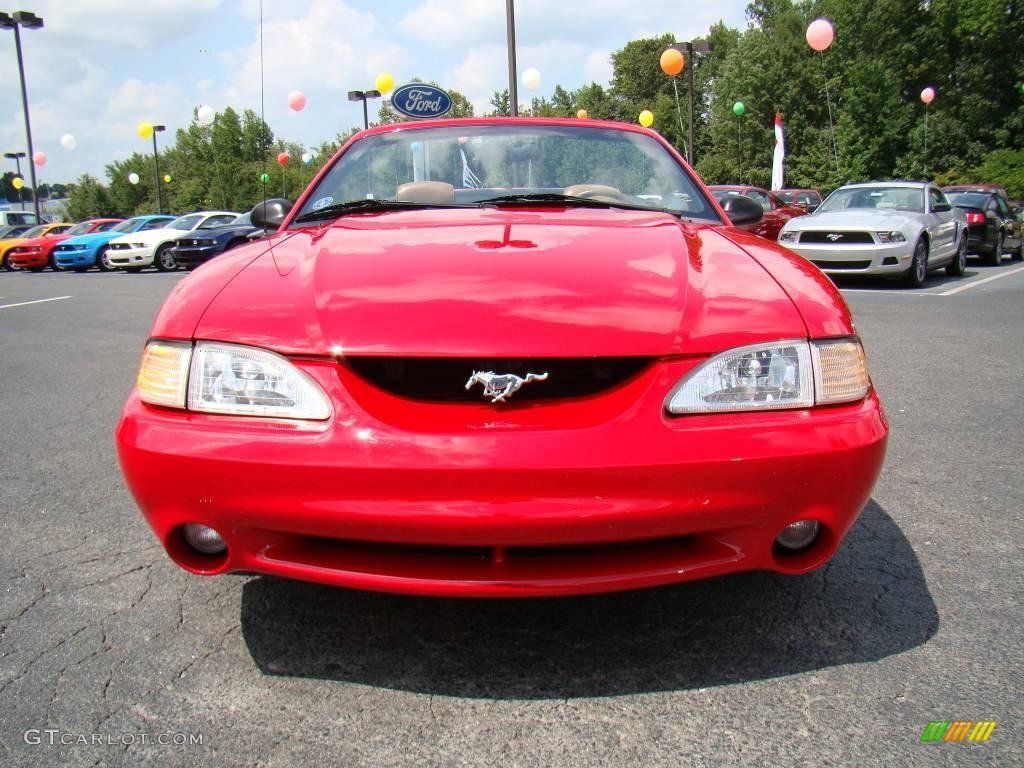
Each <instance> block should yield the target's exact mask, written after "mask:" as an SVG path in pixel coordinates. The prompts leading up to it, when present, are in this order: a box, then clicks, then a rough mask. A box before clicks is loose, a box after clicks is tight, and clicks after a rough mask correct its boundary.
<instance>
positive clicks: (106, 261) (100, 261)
mask: <svg viewBox="0 0 1024 768" xmlns="http://www.w3.org/2000/svg"><path fill="white" fill-rule="evenodd" d="M108 250H109V249H107V248H100V252H99V253H97V254H96V268H97V269H99V271H100V272H109V271H110V270H112V269H113V268H114V265H113V264H111V263H110V254H109V253H108Z"/></svg>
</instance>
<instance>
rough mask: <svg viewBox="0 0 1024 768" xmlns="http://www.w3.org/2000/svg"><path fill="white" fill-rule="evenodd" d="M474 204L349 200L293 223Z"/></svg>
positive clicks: (466, 206) (297, 218) (303, 216)
mask: <svg viewBox="0 0 1024 768" xmlns="http://www.w3.org/2000/svg"><path fill="white" fill-rule="evenodd" d="M473 207H475V206H472V205H462V204H458V203H455V204H451V203H415V202H411V201H407V200H349V201H348V202H344V203H334V205H326V206H324V207H323V208H320V209H319V210H316V211H310V212H309V213H304V214H302V215H301V216H297V217H296V218H295V219H294V220H293V221H292V223H293V224H298V223H300V222H303V221H319V220H321V219H336V218H338V217H339V216H344V215H345V214H348V213H380V212H381V211H414V210H417V209H422V208H473Z"/></svg>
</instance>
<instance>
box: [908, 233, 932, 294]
mask: <svg viewBox="0 0 1024 768" xmlns="http://www.w3.org/2000/svg"><path fill="white" fill-rule="evenodd" d="M927 276H928V246H927V245H926V244H925V242H924V238H921V239H919V240H918V241H917V245H915V246H914V257H913V258H912V259H911V260H910V269H908V270H907V274H906V277H905V278H904V281H905V282H906V285H907V287H908V288H920V287H921V286H922V285H924V280H925V278H926V277H927Z"/></svg>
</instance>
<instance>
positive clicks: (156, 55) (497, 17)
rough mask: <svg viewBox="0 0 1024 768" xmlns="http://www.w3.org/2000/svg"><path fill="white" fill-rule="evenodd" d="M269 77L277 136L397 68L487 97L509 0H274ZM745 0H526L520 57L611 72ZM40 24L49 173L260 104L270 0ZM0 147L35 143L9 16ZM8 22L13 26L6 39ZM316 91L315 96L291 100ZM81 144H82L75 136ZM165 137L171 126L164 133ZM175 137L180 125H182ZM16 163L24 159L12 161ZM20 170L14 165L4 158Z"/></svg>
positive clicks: (28, 40) (562, 77)
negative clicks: (634, 46) (67, 137)
mask: <svg viewBox="0 0 1024 768" xmlns="http://www.w3.org/2000/svg"><path fill="white" fill-rule="evenodd" d="M263 5H264V9H263V14H264V15H263V81H264V94H265V109H266V118H267V122H268V123H269V124H270V126H271V128H272V129H273V131H274V133H275V135H276V136H280V137H282V138H286V139H288V140H292V141H298V142H300V143H303V144H304V145H306V146H314V145H317V144H319V143H320V142H322V141H326V140H329V139H331V138H333V137H334V136H335V135H336V134H337V133H338V132H339V131H343V130H347V129H348V128H350V127H352V126H356V125H360V124H361V123H362V111H361V107H360V105H359V104H353V103H350V102H349V101H347V99H346V93H347V91H349V90H352V89H363V88H372V87H373V82H374V79H375V77H376V75H377V74H378V73H380V72H385V71H386V72H390V73H391V74H393V75H394V77H395V79H396V81H397V82H398V83H402V82H405V81H407V80H409V79H411V78H413V77H419V78H422V79H424V80H435V81H437V82H438V83H440V84H442V85H443V86H445V87H449V88H455V89H457V90H459V91H461V92H462V93H464V94H465V95H466V96H467V97H469V99H470V100H471V101H472V102H473V103H474V105H475V106H476V109H477V112H478V113H480V112H481V111H482V110H483V109H485V108H486V106H487V102H488V100H489V98H490V96H491V94H492V93H493V92H494V91H496V90H500V89H503V88H505V87H507V85H508V69H507V63H506V58H505V56H506V52H505V13H504V11H505V3H504V0H408V1H407V2H399V1H398V0H376V2H374V1H373V0H347V1H346V2H342V1H341V0H292V1H291V2H283V1H281V0H264V3H263ZM745 6H746V0H720V2H716V3H709V2H690V1H688V0H687V1H684V2H666V1H664V0H561V2H552V1H551V0H517V2H516V32H517V35H516V37H517V52H518V64H519V71H520V73H522V71H523V70H525V69H526V68H527V67H536V68H537V69H539V70H540V72H541V74H542V76H543V83H542V85H541V88H540V89H539V90H538V91H537V92H536V93H531V92H529V91H526V90H525V88H523V87H522V85H520V100H521V101H527V100H528V98H529V97H530V96H531V95H549V94H550V93H551V91H552V89H553V88H554V85H555V84H556V83H560V84H562V85H563V86H565V87H568V88H576V87H578V86H580V85H583V84H585V83H589V82H591V81H597V82H600V83H602V84H606V83H607V80H608V78H609V77H610V74H611V65H610V63H609V54H610V53H611V52H612V51H614V50H616V49H618V48H621V47H622V46H623V45H624V44H625V43H626V42H627V41H629V40H631V39H634V38H636V37H641V36H646V35H654V34H660V33H663V32H669V33H673V34H675V35H676V37H677V38H678V39H688V38H690V37H694V36H697V35H701V34H704V33H706V31H707V29H708V27H709V26H710V25H711V24H713V23H714V22H716V21H718V20H720V19H721V20H724V21H725V22H726V23H727V24H730V25H732V26H736V27H742V26H744V24H745V19H744V8H745ZM10 10H27V11H33V12H35V13H36V14H38V15H40V16H42V17H43V18H44V20H45V27H44V29H41V30H23V32H22V44H23V49H24V55H25V68H26V73H27V78H28V90H29V101H30V109H31V118H32V137H33V142H34V144H35V148H36V149H37V150H42V151H43V152H45V153H46V154H47V157H48V162H47V164H46V166H45V167H43V168H41V169H38V172H39V179H40V181H41V182H45V181H52V182H57V181H73V180H74V179H75V178H77V177H78V176H79V175H80V174H82V173H90V174H93V175H95V176H98V177H100V178H101V179H104V180H105V175H104V173H103V167H104V165H105V164H106V163H108V162H110V161H111V160H115V159H121V158H124V157H126V156H128V155H130V154H131V153H132V152H134V151H146V150H147V149H148V148H149V146H151V145H149V144H148V143H147V142H144V141H142V140H141V139H139V138H138V136H137V135H136V127H137V125H138V124H139V123H140V122H142V121H148V122H152V123H163V124H165V125H167V128H168V131H170V132H173V131H174V130H175V129H177V128H181V127H184V126H186V125H187V124H188V123H189V121H190V120H191V118H192V112H193V109H195V107H197V106H199V105H200V104H209V105H210V106H212V107H213V108H214V109H216V110H220V109H222V108H224V107H225V106H232V107H234V108H235V109H237V110H239V111H241V110H243V109H246V108H251V109H254V110H256V111H257V112H259V111H260V55H259V42H258V41H259V36H258V27H259V24H258V10H259V2H258V0H78V1H77V2H70V1H69V0H25V2H24V3H19V4H16V6H14V7H11V9H10ZM0 32H2V34H0V41H2V42H0V71H2V72H3V73H4V77H3V85H2V86H0V114H3V115H6V116H7V118H8V119H6V120H4V121H2V122H0V151H3V152H13V151H19V150H21V151H23V150H24V149H25V132H24V124H23V122H22V112H21V100H20V93H19V85H18V70H17V60H16V57H15V53H14V40H13V34H11V33H10V32H9V31H0ZM5 38H6V39H5ZM296 89H297V90H301V91H303V92H304V93H305V94H306V96H307V99H308V104H307V106H306V108H305V109H304V110H303V111H302V112H298V113H296V112H293V111H291V110H290V109H289V108H288V106H287V96H288V93H289V92H290V91H292V90H296ZM65 133H70V134H72V135H74V136H75V137H76V139H77V140H78V146H77V148H76V149H74V150H72V151H67V150H64V149H62V148H61V146H60V137H61V136H62V135H63V134H65ZM161 138H164V137H161ZM167 138H168V139H169V137H167ZM8 164H9V161H8ZM3 167H4V170H7V168H6V166H3Z"/></svg>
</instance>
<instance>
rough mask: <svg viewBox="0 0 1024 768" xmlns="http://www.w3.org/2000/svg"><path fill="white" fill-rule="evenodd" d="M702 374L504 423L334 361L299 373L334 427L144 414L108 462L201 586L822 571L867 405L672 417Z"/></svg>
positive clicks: (856, 463) (470, 583)
mask: <svg viewBox="0 0 1024 768" xmlns="http://www.w3.org/2000/svg"><path fill="white" fill-rule="evenodd" d="M697 362H698V361H695V360H687V361H673V362H666V363H661V364H657V365H655V366H652V367H651V369H649V370H647V371H645V372H644V373H642V374H640V375H639V376H637V377H636V378H635V379H634V380H632V381H630V382H628V383H627V384H625V385H622V386H620V387H618V388H617V389H616V390H613V391H612V392H611V393H609V394H608V395H605V396H599V397H592V398H581V399H580V401H578V402H576V401H572V402H569V401H563V402H562V403H558V402H557V401H551V402H549V403H545V404H532V405H526V404H523V405H521V406H516V405H511V406H509V407H506V408H495V407H493V406H490V405H489V404H485V403H481V405H480V406H479V407H477V406H466V405H457V406H456V405H447V406H445V405H427V404H422V403H416V404H415V405H410V401H405V402H404V403H399V402H396V401H397V398H391V397H390V396H387V395H383V394H381V393H379V392H376V391H372V392H371V391H370V390H369V389H368V387H367V385H366V384H365V382H360V381H358V380H356V378H355V376H354V374H352V373H350V372H349V371H348V370H347V369H346V368H343V367H341V366H337V365H335V364H334V363H332V362H327V361H323V362H303V363H301V367H302V368H303V370H305V371H306V372H307V373H309V374H310V375H311V376H313V377H314V378H315V379H316V380H317V381H318V382H319V383H320V384H321V386H323V387H324V389H325V391H326V392H327V393H328V395H329V396H330V397H331V400H332V402H333V404H334V408H335V413H334V416H333V417H332V419H330V420H329V421H328V422H325V423H321V424H311V423H308V422H305V423H289V422H286V421H283V420H281V421H266V420H259V419H250V418H237V417H227V416H213V415H205V414H197V413H185V412H180V411H173V410H168V409H162V408H155V407H152V406H148V405H145V404H143V403H142V402H141V401H140V400H139V399H138V397H137V395H136V394H135V393H133V394H132V395H131V397H130V398H129V400H128V403H127V405H126V406H125V410H124V413H123V415H122V418H121V421H120V423H119V425H118V428H117V433H116V437H117V446H118V453H119V456H120V460H121V466H122V468H123V471H124V473H125V477H126V479H127V482H128V485H129V487H130V489H131V491H132V493H133V494H134V496H135V499H136V501H137V502H138V504H139V506H140V507H141V508H142V511H143V513H144V515H145V516H146V518H147V520H148V522H149V524H150V525H151V526H152V528H153V530H154V531H155V532H156V535H157V536H158V538H159V539H160V541H161V542H162V543H163V545H164V547H165V548H166V549H167V551H168V553H169V554H170V556H171V557H172V558H173V559H174V560H175V561H176V562H177V563H178V564H179V565H181V566H182V567H184V568H186V569H188V570H190V571H193V572H195V573H205V574H213V573H222V572H228V571H252V572H259V573H266V574H273V575H277V576H285V577H290V578H297V579H304V580H308V581H315V582H320V583H326V584H333V585H338V586H346V587H355V588H361V589H372V590H381V591H391V592H402V593H411V594H424V595H438V596H487V597H511V596H540V595H559V594H582V593H590V592H605V591H613V590H623V589H633V588H639V587H649V586H654V585H658V584H667V583H672V582H679V581H685V580H690V579H697V578H705V577H710V576H715V575H719V574H724V573H730V572H736V571H743V570H753V569H766V570H773V571H779V572H784V573H801V572H804V571H808V570H811V569H813V568H815V567H817V566H819V565H821V564H822V563H823V562H825V561H826V560H828V558H829V557H831V556H832V554H833V553H834V552H835V549H836V547H837V546H838V545H839V543H840V541H841V540H842V538H843V536H844V535H845V534H846V532H847V530H848V529H849V528H850V526H851V525H852V524H853V522H854V521H855V520H856V518H857V516H858V515H859V514H860V511H861V510H862V508H863V507H864V505H865V504H866V503H867V501H868V499H869V497H870V494H871V490H872V487H873V486H874V483H875V480H876V478H877V476H878V474H879V472H880V470H881V466H882V461H883V457H884V454H885V445H886V440H887V432H888V426H887V423H886V421H885V416H884V413H883V411H882V408H881V405H880V403H879V401H878V399H877V397H876V396H875V394H874V392H872V393H871V394H870V395H869V397H868V398H867V399H865V400H864V401H861V402H858V403H853V404H848V405H842V406H832V407H825V408H817V409H810V410H797V411H779V412H775V413H758V414H720V415H713V416H703V415H702V416H687V417H680V418H670V417H667V416H666V415H665V414H664V411H663V402H664V398H665V396H666V395H667V394H668V392H669V391H670V390H671V389H672V387H673V386H674V385H675V384H676V383H677V382H678V380H679V378H680V377H681V376H682V375H683V374H684V373H685V372H686V371H687V370H689V368H690V367H692V366H693V365H695V364H696V363H697ZM353 393H354V394H353ZM805 518H813V519H816V520H819V521H821V523H822V525H823V526H824V529H825V531H824V534H823V535H822V536H821V538H820V539H819V540H818V542H816V544H815V545H813V546H812V547H811V549H810V550H808V551H806V552H803V553H801V554H798V555H784V554H780V553H779V552H778V551H776V549H775V547H774V546H773V543H774V540H775V538H776V536H777V535H778V533H779V532H780V530H781V529H782V528H783V527H784V526H785V525H787V524H789V523H791V522H794V521H796V520H800V519H805ZM189 522H193V523H201V524H204V525H209V526H212V527H214V528H216V529H217V530H218V531H219V532H220V533H221V534H222V535H223V537H224V539H225V541H226V543H227V552H226V553H224V554H222V555H217V556H206V555H199V554H198V553H196V552H194V551H193V550H191V549H189V548H188V546H187V545H186V544H185V543H184V539H183V538H182V535H181V526H183V525H184V524H185V523H189Z"/></svg>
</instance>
